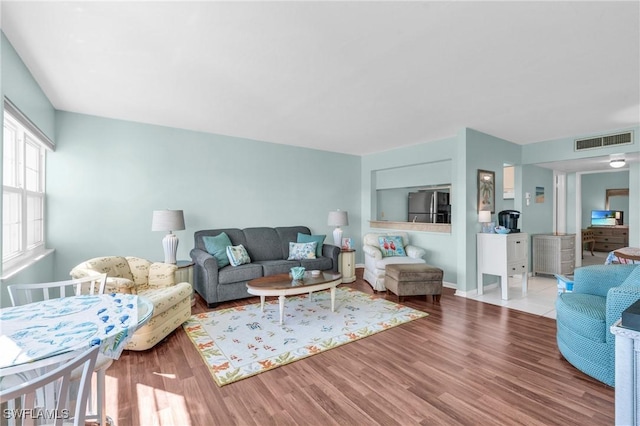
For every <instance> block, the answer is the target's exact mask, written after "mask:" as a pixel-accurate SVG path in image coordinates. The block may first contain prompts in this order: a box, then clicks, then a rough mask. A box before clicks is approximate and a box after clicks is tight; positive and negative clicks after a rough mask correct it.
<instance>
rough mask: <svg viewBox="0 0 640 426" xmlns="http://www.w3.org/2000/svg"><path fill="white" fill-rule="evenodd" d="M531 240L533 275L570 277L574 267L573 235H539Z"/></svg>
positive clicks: (574, 237)
mask: <svg viewBox="0 0 640 426" xmlns="http://www.w3.org/2000/svg"><path fill="white" fill-rule="evenodd" d="M532 239H533V274H534V275H536V274H547V275H553V274H560V275H571V274H573V269H574V266H575V257H576V249H575V247H576V235H575V234H540V235H534V236H533V237H532Z"/></svg>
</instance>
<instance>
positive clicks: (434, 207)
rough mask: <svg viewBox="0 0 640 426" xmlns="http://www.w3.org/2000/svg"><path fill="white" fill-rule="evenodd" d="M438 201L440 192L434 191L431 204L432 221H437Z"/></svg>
mask: <svg viewBox="0 0 640 426" xmlns="http://www.w3.org/2000/svg"><path fill="white" fill-rule="evenodd" d="M437 202H438V193H437V192H435V191H434V192H432V193H431V205H430V206H429V213H430V215H431V223H436V222H437V214H438V207H437Z"/></svg>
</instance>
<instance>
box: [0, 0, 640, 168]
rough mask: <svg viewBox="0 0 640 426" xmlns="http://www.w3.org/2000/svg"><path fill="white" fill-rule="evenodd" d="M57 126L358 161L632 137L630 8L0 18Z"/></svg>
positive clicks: (118, 11)
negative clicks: (415, 149)
mask: <svg viewBox="0 0 640 426" xmlns="http://www.w3.org/2000/svg"><path fill="white" fill-rule="evenodd" d="M1 7H2V29H3V31H4V32H5V34H6V36H7V37H8V38H9V40H10V41H11V43H12V44H13V46H14V47H15V48H16V50H17V51H18V53H19V54H20V56H21V57H22V59H23V60H24V62H25V64H26V65H27V66H28V68H29V69H30V70H31V72H32V73H33V75H34V77H35V78H36V80H37V81H38V83H39V84H40V86H41V87H42V88H43V90H44V92H45V93H46V95H47V96H48V97H49V99H50V100H51V102H52V103H53V105H54V107H55V108H57V109H60V110H66V111H73V112H79V113H84V114H91V115H98V116H104V117H110V118H118V119H124V120H131V121H137V122H144V123H151V124H159V125H165V126H171V127H177V128H185V129H192V130H198V131H204V132H211V133H217V134H223V135H231V136H239V137H245V138H251V139H257V140H262V141H269V142H276V143H282V144H288V145H296V146H302V147H309V148H317V149H321V150H328V151H335V152H343V153H350V154H357V155H363V154H368V153H373V152H380V151H385V150H389V149H392V148H395V147H399V146H406V145H413V144H418V143H422V142H427V141H432V140H437V139H441V138H444V137H449V136H452V135H455V134H456V132H457V131H458V130H459V129H461V128H463V127H471V128H474V129H477V130H479V131H482V132H486V133H489V134H492V135H494V136H497V137H500V138H503V139H507V140H509V141H512V142H515V143H518V144H526V143H531V142H537V141H541V140H549V139H555V138H561V137H570V136H580V135H590V134H594V133H602V132H606V131H608V130H613V129H621V128H625V127H630V126H637V125H639V124H640V78H639V75H640V3H639V2H638V1H626V2H612V1H607V2H604V1H602V2H578V1H571V2H549V1H541V2H504V1H502V2H482V1H473V2H431V1H422V2H420V1H413V2H399V1H388V2H366V1H353V2H327V1H325V2H306V1H301V2H268V1H262V2H212V1H208V2H206V1H204V2H186V1H173V2H153V1H143V2H121V1H113V2H59V1H47V2H32V1H6V0H4V1H2V5H1Z"/></svg>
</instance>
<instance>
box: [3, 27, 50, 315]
mask: <svg viewBox="0 0 640 426" xmlns="http://www.w3.org/2000/svg"><path fill="white" fill-rule="evenodd" d="M0 49H1V50H0V75H1V78H0V80H1V90H2V95H3V98H4V96H6V97H8V98H9V99H10V100H11V101H12V102H13V103H14V104H15V105H16V106H17V107H18V108H19V109H20V110H21V111H22V112H23V113H25V114H26V115H27V116H28V117H29V119H30V120H31V121H32V122H33V123H34V124H35V125H36V126H38V128H39V129H40V130H42V131H43V132H44V133H45V134H46V135H47V136H48V137H49V138H50V139H51V140H52V141H55V110H54V108H53V105H51V102H49V99H48V98H47V97H46V95H45V94H44V92H43V91H42V89H41V88H40V86H39V85H38V83H37V82H36V81H35V79H34V78H33V76H32V75H31V73H30V72H29V70H28V69H27V67H26V66H25V65H24V63H23V62H22V60H21V59H20V57H19V56H18V54H17V53H16V51H15V50H14V49H13V46H11V43H10V42H9V40H7V38H6V37H5V36H4V33H2V34H1V43H0ZM0 110H2V113H3V114H4V108H3V107H2V106H0ZM0 137H1V136H0ZM0 140H1V139H0ZM48 155H49V156H50V155H51V153H49V154H48ZM1 160H2V150H0V161H1ZM1 181H2V173H0V183H1ZM0 207H2V201H1V199H0ZM1 237H2V230H1V229H0V238H1ZM1 254H2V246H1V245H0V255H1ZM0 257H1V256H0ZM1 270H2V265H1V264H0V271H1ZM52 274H53V256H47V257H45V258H43V259H41V260H40V261H38V262H37V263H36V264H35V265H34V266H33V267H31V268H28V269H26V270H24V271H21V272H19V273H17V274H15V275H14V276H13V277H12V278H11V279H10V280H2V283H1V285H0V306H7V305H8V304H9V300H8V292H7V289H6V287H7V285H9V284H11V283H16V282H42V281H49V280H51V278H52ZM0 275H1V273H0Z"/></svg>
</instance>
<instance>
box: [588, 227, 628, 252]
mask: <svg viewBox="0 0 640 426" xmlns="http://www.w3.org/2000/svg"><path fill="white" fill-rule="evenodd" d="M589 229H590V230H592V231H593V234H594V235H595V237H596V243H595V246H594V248H593V249H594V250H595V251H612V250H617V249H620V248H622V247H628V246H629V227H628V226H590V227H589Z"/></svg>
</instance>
